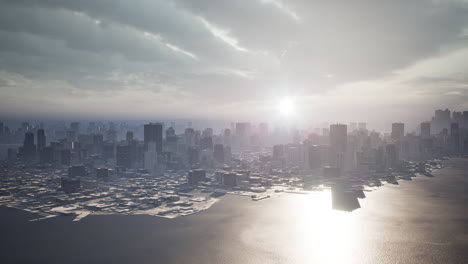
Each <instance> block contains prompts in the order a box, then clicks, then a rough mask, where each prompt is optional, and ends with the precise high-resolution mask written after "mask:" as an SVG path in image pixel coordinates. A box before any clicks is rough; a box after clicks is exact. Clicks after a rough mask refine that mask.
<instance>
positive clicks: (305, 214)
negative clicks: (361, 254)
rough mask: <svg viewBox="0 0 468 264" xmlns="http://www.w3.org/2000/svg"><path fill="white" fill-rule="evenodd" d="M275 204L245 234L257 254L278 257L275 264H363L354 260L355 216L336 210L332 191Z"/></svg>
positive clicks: (294, 196) (260, 215)
mask: <svg viewBox="0 0 468 264" xmlns="http://www.w3.org/2000/svg"><path fill="white" fill-rule="evenodd" d="M272 204H274V206H273V209H271V210H269V212H268V213H261V214H259V215H258V216H257V217H258V218H257V219H255V221H252V225H251V226H250V228H248V229H247V230H246V232H244V233H243V234H241V238H242V240H243V242H244V243H245V244H246V245H247V246H248V247H249V248H251V249H252V250H253V251H254V252H256V254H257V253H258V252H265V256H266V255H267V256H268V259H270V260H271V257H273V256H275V257H274V258H276V261H270V262H271V263H333V264H335V263H359V262H356V260H354V261H353V253H354V252H353V248H356V245H355V244H353V243H358V241H356V232H357V230H355V224H353V218H352V214H353V213H349V212H343V211H336V210H333V209H332V201H331V191H329V190H328V191H323V192H314V193H312V194H308V195H291V196H289V195H288V196H285V197H281V198H279V199H278V201H275V202H274V203H273V201H272ZM355 256H356V255H354V257H355ZM264 260H265V259H264ZM255 263H257V262H255ZM262 263H269V261H266V262H265V261H263V262H262Z"/></svg>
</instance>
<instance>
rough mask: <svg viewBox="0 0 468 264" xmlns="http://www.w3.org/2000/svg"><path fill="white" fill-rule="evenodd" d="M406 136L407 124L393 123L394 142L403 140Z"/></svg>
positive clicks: (392, 135)
mask: <svg viewBox="0 0 468 264" xmlns="http://www.w3.org/2000/svg"><path fill="white" fill-rule="evenodd" d="M404 136H405V124H403V123H393V124H392V134H391V137H392V139H393V140H401V139H403V137H404Z"/></svg>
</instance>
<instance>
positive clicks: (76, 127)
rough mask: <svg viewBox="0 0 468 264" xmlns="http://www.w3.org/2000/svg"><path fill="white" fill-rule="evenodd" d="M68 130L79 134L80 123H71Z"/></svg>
mask: <svg viewBox="0 0 468 264" xmlns="http://www.w3.org/2000/svg"><path fill="white" fill-rule="evenodd" d="M70 130H72V131H75V133H76V134H78V132H80V123H79V122H71V123H70Z"/></svg>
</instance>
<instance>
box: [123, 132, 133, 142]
mask: <svg viewBox="0 0 468 264" xmlns="http://www.w3.org/2000/svg"><path fill="white" fill-rule="evenodd" d="M125 139H126V140H127V142H130V141H132V140H133V132H132V131H127V135H126V137H125Z"/></svg>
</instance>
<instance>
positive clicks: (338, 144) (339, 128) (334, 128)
mask: <svg viewBox="0 0 468 264" xmlns="http://www.w3.org/2000/svg"><path fill="white" fill-rule="evenodd" d="M347 144H348V127H347V126H346V125H343V124H335V125H330V150H331V151H335V152H343V153H344V152H346V145H347Z"/></svg>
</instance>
